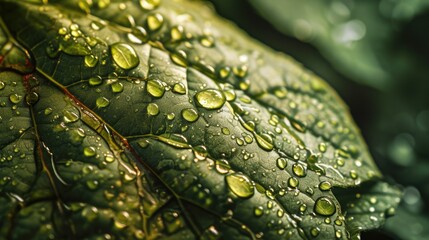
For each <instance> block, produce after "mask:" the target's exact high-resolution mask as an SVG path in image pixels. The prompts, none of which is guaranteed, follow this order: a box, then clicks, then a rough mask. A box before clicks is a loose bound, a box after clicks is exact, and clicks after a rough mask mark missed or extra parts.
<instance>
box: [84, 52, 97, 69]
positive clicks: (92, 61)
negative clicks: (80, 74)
mask: <svg viewBox="0 0 429 240" xmlns="http://www.w3.org/2000/svg"><path fill="white" fill-rule="evenodd" d="M84 63H85V67H90V68H92V67H95V65H97V63H98V57H96V56H94V55H93V54H90V55H86V56H85V57H84Z"/></svg>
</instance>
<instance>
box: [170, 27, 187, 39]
mask: <svg viewBox="0 0 429 240" xmlns="http://www.w3.org/2000/svg"><path fill="white" fill-rule="evenodd" d="M183 32H184V29H183V27H182V26H174V27H172V28H171V30H170V37H171V41H172V42H177V41H180V40H182V38H183V35H184V33H183Z"/></svg>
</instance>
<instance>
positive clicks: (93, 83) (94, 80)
mask: <svg viewBox="0 0 429 240" xmlns="http://www.w3.org/2000/svg"><path fill="white" fill-rule="evenodd" d="M88 83H89V85H91V86H98V85H100V84H101V83H103V79H102V78H101V77H100V76H96V77H91V78H90V79H88Z"/></svg>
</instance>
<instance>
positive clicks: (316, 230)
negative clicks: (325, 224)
mask: <svg viewBox="0 0 429 240" xmlns="http://www.w3.org/2000/svg"><path fill="white" fill-rule="evenodd" d="M319 233H320V228H318V227H312V228H311V230H310V234H311V236H313V237H317V236H318V235H319Z"/></svg>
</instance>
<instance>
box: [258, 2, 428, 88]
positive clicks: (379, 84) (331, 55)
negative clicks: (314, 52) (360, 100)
mask: <svg viewBox="0 0 429 240" xmlns="http://www.w3.org/2000/svg"><path fill="white" fill-rule="evenodd" d="M250 2H251V3H252V4H253V5H254V7H255V9H256V10H257V11H258V12H260V13H261V16H262V17H264V18H266V19H267V20H268V21H269V22H270V23H272V24H273V25H274V26H275V27H276V28H277V29H278V30H279V31H281V32H283V33H285V34H287V35H291V36H294V37H296V38H298V39H300V40H302V41H305V42H309V43H311V44H314V45H315V46H316V47H317V48H318V49H319V50H320V51H321V53H322V54H323V55H325V57H326V58H327V59H328V60H329V61H330V62H331V63H332V65H333V66H334V67H335V68H336V69H337V70H338V71H339V72H341V73H342V74H344V75H346V76H348V77H350V78H351V79H354V80H356V81H358V82H361V83H364V84H367V85H369V86H372V87H375V88H379V89H386V88H389V87H391V85H392V84H394V81H395V80H397V79H396V77H397V75H398V69H401V70H403V69H407V70H408V72H412V70H410V69H412V67H411V66H412V64H411V63H408V62H409V61H410V59H409V56H407V54H405V53H404V52H405V51H406V48H404V46H403V45H404V44H403V45H399V46H397V45H396V42H395V41H398V40H397V39H398V35H400V33H401V29H403V28H404V25H405V26H406V23H408V22H411V20H412V19H413V18H414V17H416V16H418V15H419V14H421V13H423V12H425V11H427V10H428V8H429V1H427V0H411V1H406V2H405V1H357V2H353V1H337V0H335V1H314V2H311V4H309V3H308V2H306V1H299V0H287V1H276V0H268V1H267V0H263V1H262V0H252V1H250ZM421 30H422V29H420V31H421ZM404 49H405V51H404ZM410 65H411V66H410Z"/></svg>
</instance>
